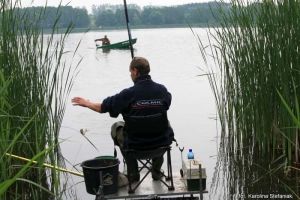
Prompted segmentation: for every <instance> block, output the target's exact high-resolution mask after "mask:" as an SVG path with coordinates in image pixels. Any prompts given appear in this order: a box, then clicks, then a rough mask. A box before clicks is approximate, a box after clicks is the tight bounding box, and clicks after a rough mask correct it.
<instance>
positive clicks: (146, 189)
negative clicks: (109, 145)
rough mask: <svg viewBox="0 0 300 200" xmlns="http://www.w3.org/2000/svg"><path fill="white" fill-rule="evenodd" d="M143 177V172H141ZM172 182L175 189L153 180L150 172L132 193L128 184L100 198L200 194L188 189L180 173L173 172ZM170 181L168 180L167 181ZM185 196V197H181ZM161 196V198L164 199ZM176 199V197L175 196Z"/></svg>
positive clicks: (173, 197)
mask: <svg viewBox="0 0 300 200" xmlns="http://www.w3.org/2000/svg"><path fill="white" fill-rule="evenodd" d="M141 177H143V174H141ZM173 182H174V187H175V190H168V188H167V187H166V186H165V185H164V184H163V183H162V182H161V181H159V180H157V181H153V180H152V177H151V174H150V175H148V176H147V177H146V178H145V180H144V181H143V182H142V183H141V184H140V186H139V187H138V188H137V189H136V190H135V193H134V194H129V193H128V186H123V187H120V188H119V190H118V192H117V193H115V194H111V195H105V196H104V198H102V199H127V198H129V199H138V198H143V199H147V198H148V199H151V198H152V199H153V197H155V196H157V197H161V198H162V197H164V198H166V199H167V197H172V199H175V196H178V197H179V198H180V199H197V198H193V196H194V194H195V195H198V196H199V195H200V191H188V190H187V187H186V185H185V180H184V179H183V178H181V176H180V174H179V173H178V174H173ZM167 183H170V181H167ZM135 185H136V183H133V184H132V188H134V187H135ZM202 193H207V191H206V190H204V191H202ZM182 197H186V198H182ZM164 198H162V199H164ZM176 199H177V198H176Z"/></svg>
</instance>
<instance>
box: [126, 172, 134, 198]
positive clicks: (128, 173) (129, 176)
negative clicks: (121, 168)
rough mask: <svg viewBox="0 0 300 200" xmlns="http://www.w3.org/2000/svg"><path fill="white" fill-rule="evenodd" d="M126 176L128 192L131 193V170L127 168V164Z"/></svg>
mask: <svg viewBox="0 0 300 200" xmlns="http://www.w3.org/2000/svg"><path fill="white" fill-rule="evenodd" d="M127 178H128V185H129V189H128V193H129V194H133V193H134V190H133V189H132V187H131V184H132V176H131V170H130V169H129V167H128V166H127Z"/></svg>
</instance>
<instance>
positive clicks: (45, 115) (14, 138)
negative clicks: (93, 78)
mask: <svg viewBox="0 0 300 200" xmlns="http://www.w3.org/2000/svg"><path fill="white" fill-rule="evenodd" d="M9 2H10V1H2V2H1V7H0V9H1V16H0V21H1V23H0V83H1V84H0V98H1V101H0V118H1V120H0V156H1V159H2V162H1V164H0V165H1V176H0V183H1V187H0V188H1V190H0V198H1V199H54V198H55V199H61V198H62V196H63V195H64V192H65V185H66V184H67V183H64V182H61V178H62V177H63V176H65V174H64V173H62V172H59V171H57V170H55V169H46V168H44V167H43V163H49V164H51V165H53V166H57V167H64V162H63V158H62V156H61V153H60V149H59V141H58V138H59V131H60V127H61V123H62V119H63V116H64V111H65V108H66V100H67V98H68V94H69V92H70V90H71V88H72V84H73V80H74V77H75V76H76V71H77V66H75V67H74V68H71V66H67V64H66V62H65V61H63V55H64V54H66V53H72V52H65V51H64V43H65V41H66V39H67V37H68V35H69V34H70V33H71V31H72V29H73V25H72V24H70V26H69V28H68V29H66V30H65V31H64V32H63V33H60V34H58V33H57V32H58V31H57V30H58V28H57V24H53V30H52V31H51V33H50V34H48V35H47V36H46V35H44V32H43V30H40V29H38V23H37V24H32V23H31V21H29V20H28V19H29V18H28V13H27V12H26V11H25V13H20V11H19V9H18V5H19V3H20V1H17V2H16V3H15V4H10V3H9ZM46 16H47V13H46V10H45V9H44V10H43V11H42V12H40V13H39V14H37V15H36V16H35V17H36V18H37V19H38V21H40V22H42V21H43V19H44V18H45V17H46ZM57 17H58V18H59V17H60V14H59V12H58V13H57ZM75 53H76V52H74V54H75ZM79 62H80V61H79ZM6 153H9V154H13V155H18V156H22V157H25V158H29V159H30V160H31V161H37V163H38V164H32V162H29V163H27V162H24V161H21V160H18V159H15V158H11V157H9V156H7V155H6Z"/></svg>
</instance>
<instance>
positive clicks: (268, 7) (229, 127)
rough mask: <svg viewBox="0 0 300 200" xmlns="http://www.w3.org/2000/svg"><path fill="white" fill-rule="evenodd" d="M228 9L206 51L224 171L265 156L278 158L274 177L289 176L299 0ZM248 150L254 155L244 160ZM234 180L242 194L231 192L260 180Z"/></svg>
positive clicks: (294, 155) (294, 143) (236, 1)
mask: <svg viewBox="0 0 300 200" xmlns="http://www.w3.org/2000/svg"><path fill="white" fill-rule="evenodd" d="M229 9H230V10H229V12H228V10H226V11H225V10H224V9H223V8H222V6H219V12H218V15H215V19H216V21H217V24H218V27H210V28H209V29H207V34H208V36H209V45H208V47H204V46H203V45H202V46H201V47H202V54H203V55H204V60H205V61H206V62H207V66H208V74H209V75H208V78H209V81H210V84H211V87H212V90H213V93H214V95H215V98H216V105H217V109H218V115H219V118H220V123H221V126H222V133H223V134H222V136H225V137H223V139H224V140H225V141H223V142H224V143H226V145H223V146H222V147H223V148H226V151H225V150H224V152H223V155H221V156H228V158H221V156H220V160H222V163H223V164H224V166H223V168H224V169H227V170H228V171H230V167H232V169H231V170H232V171H234V172H235V170H236V160H240V161H241V163H244V165H241V166H240V165H239V167H240V168H243V167H245V165H246V164H245V163H248V164H247V166H250V167H251V166H253V164H254V163H255V162H256V161H257V160H255V158H256V159H257V158H259V159H261V158H263V159H264V160H263V162H270V163H271V162H272V160H273V161H277V162H276V163H277V166H273V167H272V168H271V169H269V174H273V172H274V173H275V171H276V172H279V171H282V170H283V171H284V172H286V171H287V169H288V168H289V167H288V166H289V165H294V163H295V162H296V163H298V156H299V154H298V151H299V147H298V136H299V135H298V134H299V132H298V130H299V126H298V123H299V98H297V95H299V94H300V88H299V84H300V73H299V66H300V54H299V49H300V40H299V38H300V12H299V10H300V1H299V0H274V1H272V0H262V1H248V0H245V1H243V0H232V1H231V7H230V8H229ZM211 58H212V59H213V62H214V64H211V63H210V62H209V61H210V60H211ZM287 108H288V109H287ZM297 120H298V121H297ZM227 137H228V138H227ZM244 149H248V151H249V152H248V153H247V156H249V157H248V158H244V157H241V156H242V155H246V154H245V153H242V152H244ZM253 152H256V153H259V156H257V155H254V154H253ZM229 156H230V157H229ZM270 157H271V159H270V160H269V158H270ZM278 158H280V161H281V163H279V161H278ZM228 159H229V160H228ZM230 159H233V160H232V161H231V160H230ZM246 161H247V162H246ZM220 162H221V161H220ZM267 164H269V163H267ZM225 165H226V166H225ZM296 168H298V167H296ZM274 169H276V170H274ZM279 169H280V170H279ZM289 169H291V168H289ZM240 170H241V171H243V169H240ZM249 173H250V174H251V175H253V176H255V173H253V172H249ZM252 173H253V174H252ZM245 176H247V174H241V175H240V176H239V177H234V178H235V180H244V179H245ZM249 180H251V177H250V179H249ZM234 182H235V183H234V184H233V186H234V187H236V188H234V187H230V188H231V189H233V190H236V189H240V191H234V192H232V193H231V192H229V193H230V195H232V194H234V193H235V194H238V193H241V192H245V191H243V190H244V189H249V188H248V187H247V184H249V185H253V184H254V183H255V182H253V181H252V182H250V183H246V182H238V183H236V182H237V181H234ZM296 182H298V180H296ZM294 183H295V182H294ZM230 184H232V183H230ZM237 186H239V187H237ZM254 186H255V185H253V187H254ZM245 187H246V188H245ZM251 190H252V189H251ZM267 191H268V190H267ZM270 191H271V189H270ZM252 192H255V191H252ZM293 194H297V192H295V193H293ZM230 195H229V196H230ZM227 197H228V196H227Z"/></svg>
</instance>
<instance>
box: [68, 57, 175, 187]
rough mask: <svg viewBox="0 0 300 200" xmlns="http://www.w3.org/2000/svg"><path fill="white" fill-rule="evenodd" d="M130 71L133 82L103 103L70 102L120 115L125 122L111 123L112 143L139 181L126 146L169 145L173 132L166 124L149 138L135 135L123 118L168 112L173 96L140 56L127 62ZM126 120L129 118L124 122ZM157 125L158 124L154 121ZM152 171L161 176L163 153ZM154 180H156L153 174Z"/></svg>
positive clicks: (78, 100)
mask: <svg viewBox="0 0 300 200" xmlns="http://www.w3.org/2000/svg"><path fill="white" fill-rule="evenodd" d="M129 72H130V76H131V79H132V81H133V83H134V85H133V86H132V87H129V88H126V89H124V90H122V91H121V92H120V93H118V94H115V95H113V96H110V97H107V98H105V99H104V100H103V101H102V103H93V102H91V101H88V100H86V99H84V98H81V97H74V98H73V99H72V100H71V101H72V103H73V105H74V106H82V107H87V108H89V109H91V110H93V111H96V112H99V113H109V114H110V116H111V117H114V118H116V117H118V115H119V114H122V116H123V119H124V121H125V122H123V121H122V122H116V123H114V124H113V125H112V129H111V134H112V139H113V141H114V144H115V145H117V146H119V147H120V151H121V153H122V154H123V157H124V158H125V161H126V164H127V167H128V169H129V170H130V171H131V172H132V180H133V181H139V179H140V174H139V172H138V163H137V160H136V159H134V158H132V157H130V156H128V155H126V153H125V151H124V150H126V149H139V150H141V149H143V150H144V149H145V150H146V149H155V148H159V147H163V146H168V145H171V144H172V141H175V140H174V132H173V129H172V128H171V126H170V124H169V123H168V125H167V126H168V127H167V128H166V129H164V131H163V132H158V133H155V134H153V135H152V133H151V137H149V136H147V137H144V135H143V137H144V138H138V139H137V138H135V136H134V134H132V133H131V132H130V130H127V128H126V121H127V120H128V116H134V117H136V116H140V117H143V116H149V115H155V114H157V113H162V112H165V113H166V112H167V110H169V108H170V105H171V100H172V95H171V93H170V92H168V90H167V88H166V87H165V86H164V85H162V84H159V83H156V82H154V81H153V80H152V78H151V76H150V75H149V72H150V65H149V62H148V60H147V59H145V58H143V57H134V58H133V60H132V61H131V62H130V65H129ZM127 122H128V121H127ZM157 126H159V124H157ZM154 162H155V163H156V165H155V166H153V168H154V171H155V173H157V174H159V176H160V177H161V176H162V173H163V172H162V171H161V166H162V164H163V162H164V158H163V156H160V157H157V158H154V159H153V163H154ZM152 178H153V180H157V178H156V177H155V176H153V175H152Z"/></svg>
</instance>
